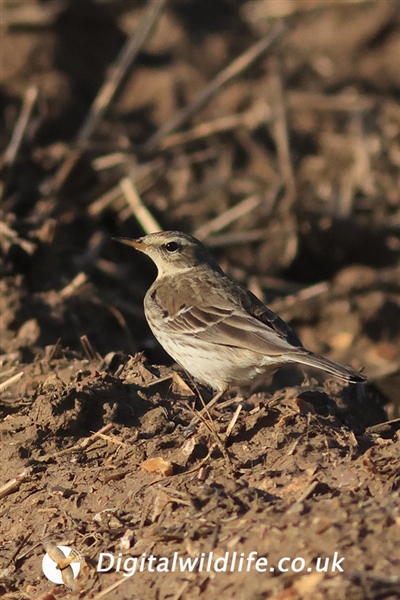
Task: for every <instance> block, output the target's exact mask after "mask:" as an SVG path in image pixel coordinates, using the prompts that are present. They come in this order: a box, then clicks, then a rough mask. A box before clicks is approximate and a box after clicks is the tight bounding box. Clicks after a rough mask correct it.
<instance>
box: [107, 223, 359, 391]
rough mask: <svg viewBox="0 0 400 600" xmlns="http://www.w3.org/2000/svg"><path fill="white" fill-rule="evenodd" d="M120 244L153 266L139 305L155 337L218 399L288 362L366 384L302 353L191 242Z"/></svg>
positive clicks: (168, 237) (276, 321) (279, 323)
mask: <svg viewBox="0 0 400 600" xmlns="http://www.w3.org/2000/svg"><path fill="white" fill-rule="evenodd" d="M117 240H118V241H121V242H122V243H124V244H127V245H129V246H132V247H133V248H136V249H137V250H140V251H141V252H143V253H145V254H147V256H149V257H150V258H151V259H152V260H153V261H154V263H155V264H156V266H157V268H158V276H157V278H156V280H155V281H154V283H153V285H152V286H151V287H150V289H149V290H148V292H147V294H146V296H145V300H144V309H145V315H146V318H147V321H148V323H149V325H150V328H151V330H152V331H153V333H154V336H155V337H156V338H157V340H158V341H159V342H160V344H161V345H162V346H163V348H164V349H165V350H166V351H167V352H168V354H170V355H171V356H172V358H173V359H174V360H175V361H176V362H177V363H179V364H180V365H181V366H182V367H183V368H184V369H185V370H186V371H187V372H188V373H190V374H191V375H192V376H193V377H194V378H195V379H197V380H198V381H199V382H201V383H204V384H206V385H208V386H210V387H212V388H213V389H214V390H216V391H218V392H220V394H222V393H223V392H224V391H225V390H227V389H228V388H229V387H230V386H232V385H244V384H249V383H251V382H252V381H253V380H254V378H255V377H257V376H258V375H261V374H272V373H273V372H275V371H276V370H277V369H278V368H279V367H281V366H283V365H286V364H290V363H296V364H300V365H305V366H309V367H313V368H315V369H319V370H322V371H325V372H326V373H329V374H330V375H334V376H335V377H338V378H339V379H342V380H343V381H347V382H349V383H356V382H362V381H365V379H366V378H365V376H364V375H363V374H361V373H359V372H357V371H355V370H354V369H352V368H351V367H347V366H343V365H340V364H338V363H336V362H334V361H331V360H329V359H327V358H324V357H323V356H320V355H318V354H314V353H312V352H310V351H309V350H307V349H306V348H304V346H303V345H302V343H301V342H300V340H299V339H298V338H297V336H296V335H295V333H294V332H293V331H292V329H291V328H290V327H289V325H288V324H287V323H285V322H284V321H283V320H282V319H281V318H280V317H278V315H276V314H275V313H274V312H272V311H271V310H270V309H269V308H268V307H267V306H265V305H264V304H263V303H262V302H261V301H260V300H259V299H258V298H256V296H254V294H252V293H251V292H250V291H248V290H247V289H246V288H244V287H242V286H240V285H238V284H236V283H233V282H232V281H231V280H230V279H229V278H228V277H227V276H226V275H225V273H224V272H223V271H222V269H221V268H220V267H219V265H218V264H217V263H216V261H215V260H214V258H213V257H212V256H211V254H210V252H209V251H208V249H207V248H206V247H205V246H204V245H203V244H202V243H201V242H199V241H198V240H196V239H195V238H193V237H191V236H189V235H186V234H184V233H180V232H176V231H167V232H160V233H154V234H151V235H146V236H144V237H142V238H140V239H138V240H130V239H126V238H117Z"/></svg>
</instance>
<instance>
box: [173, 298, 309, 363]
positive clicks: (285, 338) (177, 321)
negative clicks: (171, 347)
mask: <svg viewBox="0 0 400 600" xmlns="http://www.w3.org/2000/svg"><path fill="white" fill-rule="evenodd" d="M221 304H222V305H218V303H217V302H216V299H215V297H214V298H212V301H211V302H204V299H203V301H202V303H201V306H200V305H197V306H195V305H185V306H181V307H180V308H179V310H178V311H177V312H176V313H175V314H173V313H169V315H168V316H167V317H166V318H165V325H166V326H167V327H168V329H169V331H170V333H171V334H178V333H187V334H190V335H191V337H192V338H195V339H196V338H197V339H198V340H204V341H207V342H212V343H214V344H216V345H219V346H231V347H240V348H244V349H247V350H251V351H253V352H257V353H260V354H275V353H276V354H281V353H282V351H288V350H293V348H294V347H297V348H302V345H301V343H300V341H299V340H298V338H297V337H296V336H295V334H294V333H293V331H292V330H291V329H290V327H289V326H288V325H287V324H286V323H285V322H284V321H282V319H280V318H279V317H278V316H277V315H275V313H273V312H272V311H271V310H269V309H268V308H267V307H266V306H264V305H263V304H262V303H261V302H260V305H261V306H262V308H263V310H261V307H257V308H258V310H259V313H258V314H254V315H253V314H251V313H250V312H248V311H247V310H246V309H245V308H244V307H243V306H241V305H240V304H233V303H232V304H231V305H229V306H228V305H225V306H224V305H223V304H224V303H221Z"/></svg>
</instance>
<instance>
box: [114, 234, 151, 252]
mask: <svg viewBox="0 0 400 600" xmlns="http://www.w3.org/2000/svg"><path fill="white" fill-rule="evenodd" d="M112 239H113V240H115V241H116V242H120V243H121V244H126V246H131V247H132V248H135V250H140V251H141V252H145V251H146V248H147V244H145V243H144V242H143V240H142V239H141V238H139V239H138V240H131V239H130V238H125V237H115V238H112Z"/></svg>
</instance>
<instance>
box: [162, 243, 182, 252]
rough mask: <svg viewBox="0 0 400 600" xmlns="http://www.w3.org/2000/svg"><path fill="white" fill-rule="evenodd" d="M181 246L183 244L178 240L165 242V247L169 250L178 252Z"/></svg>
mask: <svg viewBox="0 0 400 600" xmlns="http://www.w3.org/2000/svg"><path fill="white" fill-rule="evenodd" d="M180 248H181V246H180V244H178V242H168V244H165V249H166V250H168V252H176V251H177V250H179V249H180Z"/></svg>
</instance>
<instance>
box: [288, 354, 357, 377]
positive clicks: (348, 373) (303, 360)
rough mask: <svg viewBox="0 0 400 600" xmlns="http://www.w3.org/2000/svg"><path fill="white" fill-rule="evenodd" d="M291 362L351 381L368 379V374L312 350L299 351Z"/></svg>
mask: <svg viewBox="0 0 400 600" xmlns="http://www.w3.org/2000/svg"><path fill="white" fill-rule="evenodd" d="M290 362H295V363H300V364H303V365H307V366H309V367H314V368H315V369H319V370H320V371H325V373H329V374H330V375H333V376H334V377H338V378H339V379H342V380H343V381H348V382H349V383H361V382H363V381H366V379H367V378H366V376H365V375H363V374H362V373H360V372H359V371H355V370H354V369H352V368H351V367H347V366H344V365H340V364H339V363H337V362H334V361H333V360H329V358H325V357H324V356H320V355H319V354H313V353H312V352H304V353H303V352H301V353H300V352H299V353H295V354H293V355H292V357H291V360H290Z"/></svg>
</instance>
